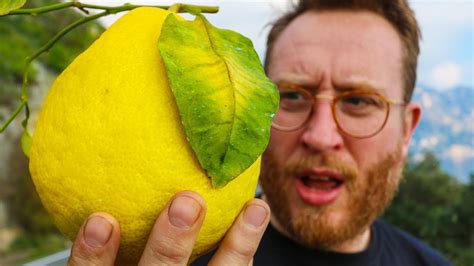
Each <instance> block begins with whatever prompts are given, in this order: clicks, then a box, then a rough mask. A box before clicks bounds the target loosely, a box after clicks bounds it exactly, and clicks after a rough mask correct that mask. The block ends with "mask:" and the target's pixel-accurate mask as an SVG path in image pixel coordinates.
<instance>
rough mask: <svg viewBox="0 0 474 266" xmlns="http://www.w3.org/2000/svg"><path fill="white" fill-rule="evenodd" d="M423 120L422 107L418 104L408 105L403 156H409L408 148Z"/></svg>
mask: <svg viewBox="0 0 474 266" xmlns="http://www.w3.org/2000/svg"><path fill="white" fill-rule="evenodd" d="M420 118H421V106H420V105H419V104H417V103H408V105H407V106H406V108H405V117H404V120H403V123H404V127H403V156H404V157H406V156H407V154H408V146H409V145H410V140H411V137H412V135H413V132H414V131H415V128H416V126H417V125H418V123H419V122H420Z"/></svg>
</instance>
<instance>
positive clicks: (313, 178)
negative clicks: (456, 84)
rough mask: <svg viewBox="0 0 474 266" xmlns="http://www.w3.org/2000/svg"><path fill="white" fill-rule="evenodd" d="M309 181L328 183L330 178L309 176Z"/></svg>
mask: <svg viewBox="0 0 474 266" xmlns="http://www.w3.org/2000/svg"><path fill="white" fill-rule="evenodd" d="M309 178H310V179H311V180H319V181H330V180H331V178H329V177H327V176H310V177H309Z"/></svg>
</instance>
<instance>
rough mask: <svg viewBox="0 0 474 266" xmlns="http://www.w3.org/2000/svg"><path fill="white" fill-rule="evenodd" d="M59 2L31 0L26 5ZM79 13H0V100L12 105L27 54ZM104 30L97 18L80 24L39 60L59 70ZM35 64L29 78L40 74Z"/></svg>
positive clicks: (18, 95) (18, 93) (48, 66)
mask: <svg viewBox="0 0 474 266" xmlns="http://www.w3.org/2000/svg"><path fill="white" fill-rule="evenodd" d="M58 2H59V1H53V0H30V1H28V3H27V4H26V6H25V8H32V7H39V6H43V5H46V4H53V3H58ZM80 17H81V14H80V13H79V12H77V11H74V10H61V11H57V12H52V13H48V14H43V15H38V16H25V15H22V16H7V17H0V40H1V41H0V58H1V60H0V84H1V85H0V104H2V105H13V103H14V102H16V100H17V99H18V98H19V97H20V87H21V79H22V74H23V68H24V64H25V59H26V57H27V56H29V55H31V54H32V53H33V52H34V51H36V50H37V49H39V48H40V47H41V46H43V45H44V44H45V43H47V42H48V40H50V39H51V38H52V37H53V36H54V35H55V34H56V33H58V32H59V31H60V30H61V29H62V28H64V27H65V26H67V25H69V24H70V23H72V22H73V21H76V20H77V19H79V18H80ZM103 30H104V29H103V27H102V26H101V25H100V24H99V23H97V22H92V23H88V24H87V25H84V26H82V27H79V28H78V29H76V30H74V31H72V32H70V33H69V34H68V35H66V36H65V37H64V38H63V39H62V40H61V41H59V42H58V43H56V44H55V46H54V47H53V48H52V49H51V51H50V52H49V53H46V54H44V55H43V56H41V57H39V58H38V60H37V63H39V64H41V65H43V66H44V67H46V68H47V69H49V70H51V71H53V72H55V73H59V72H61V71H62V70H63V69H64V68H65V67H66V66H67V65H69V63H70V62H71V61H72V60H73V59H74V58H75V57H76V56H77V55H78V54H79V53H81V52H82V51H83V50H85V48H87V47H88V46H89V45H90V44H91V43H92V42H93V41H94V40H95V39H96V38H97V37H98V35H99V33H100V32H102V31H103ZM34 66H35V64H33V67H32V70H31V72H30V73H29V74H30V75H29V79H30V80H31V81H32V82H34V81H35V80H36V78H37V75H38V69H37V68H35V67H34Z"/></svg>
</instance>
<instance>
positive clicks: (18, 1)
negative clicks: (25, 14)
mask: <svg viewBox="0 0 474 266" xmlns="http://www.w3.org/2000/svg"><path fill="white" fill-rule="evenodd" d="M25 3H26V0H0V16H3V15H6V14H8V13H10V11H12V10H16V9H19V8H21V7H22V6H23V5H25Z"/></svg>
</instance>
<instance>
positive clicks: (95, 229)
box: [84, 216, 113, 248]
mask: <svg viewBox="0 0 474 266" xmlns="http://www.w3.org/2000/svg"><path fill="white" fill-rule="evenodd" d="M112 228H113V226H112V224H110V223H109V222H108V221H107V220H106V219H105V218H102V217H100V216H92V217H91V218H89V220H87V223H86V226H85V228H84V240H85V241H86V243H87V244H88V245H89V246H91V247H93V248H99V247H102V246H104V245H105V244H106V243H107V242H108V241H109V239H110V236H111V235H112Z"/></svg>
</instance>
